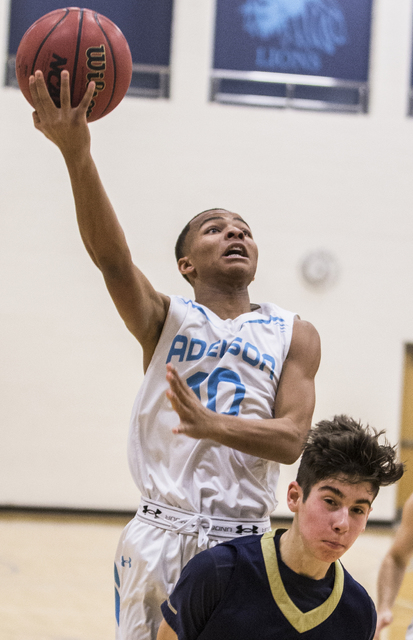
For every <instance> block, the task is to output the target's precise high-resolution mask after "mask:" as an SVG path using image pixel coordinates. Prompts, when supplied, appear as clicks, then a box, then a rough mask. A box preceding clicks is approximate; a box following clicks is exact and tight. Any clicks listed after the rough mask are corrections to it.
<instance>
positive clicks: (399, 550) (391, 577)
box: [374, 493, 413, 640]
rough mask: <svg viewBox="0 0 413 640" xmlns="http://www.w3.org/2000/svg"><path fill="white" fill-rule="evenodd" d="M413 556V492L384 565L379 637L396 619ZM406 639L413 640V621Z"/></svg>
mask: <svg viewBox="0 0 413 640" xmlns="http://www.w3.org/2000/svg"><path fill="white" fill-rule="evenodd" d="M412 556H413V493H412V494H411V496H410V497H409V498H408V499H407V500H406V502H405V505H404V507H403V514H402V521H401V523H400V527H399V528H398V530H397V533H396V535H395V537H394V540H393V544H392V546H391V547H390V549H389V551H388V552H387V553H386V555H385V557H384V559H383V562H382V564H381V567H380V572H379V578H378V584H377V595H378V602H377V630H376V635H375V636H374V638H375V640H378V639H379V638H380V633H381V631H382V629H384V627H387V625H389V624H391V622H392V620H393V614H392V609H393V605H394V602H395V600H396V596H397V594H398V592H399V589H400V587H401V584H402V582H403V578H404V574H405V572H406V568H407V565H408V563H409V560H410V558H411V557H412ZM406 640H413V620H412V621H411V623H410V625H409V627H408V629H407V632H406Z"/></svg>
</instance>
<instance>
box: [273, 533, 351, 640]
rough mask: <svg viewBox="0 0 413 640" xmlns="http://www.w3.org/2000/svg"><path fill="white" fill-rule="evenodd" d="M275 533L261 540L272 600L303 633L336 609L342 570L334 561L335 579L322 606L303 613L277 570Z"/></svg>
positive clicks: (340, 593)
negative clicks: (289, 593) (286, 588)
mask: <svg viewBox="0 0 413 640" xmlns="http://www.w3.org/2000/svg"><path fill="white" fill-rule="evenodd" d="M275 533H276V531H275V530H274V531H268V532H267V533H264V535H263V536H262V538H261V548H262V554H263V556H264V562H265V568H266V571H267V576H268V580H269V583H270V587H271V593H272V595H273V598H274V600H275V602H276V604H277V606H278V607H279V609H280V610H281V612H282V614H283V615H284V616H285V618H286V619H287V620H288V622H289V623H290V624H291V625H292V626H293V627H294V629H295V630H296V631H298V633H304V632H305V631H309V630H310V629H314V627H317V626H318V625H319V624H321V623H322V622H324V621H325V620H327V618H328V617H329V616H330V615H331V614H332V613H333V611H334V609H335V608H336V607H337V605H338V603H339V601H340V598H341V596H342V593H343V586H344V570H343V567H342V566H341V564H340V562H339V561H338V560H336V561H335V563H334V567H335V578H334V587H333V590H332V592H331V594H330V595H329V597H328V598H327V600H326V601H325V602H323V604H321V605H320V606H318V607H316V608H315V609H312V610H311V611H307V612H306V613H303V612H302V611H300V609H299V608H298V607H297V606H296V605H295V604H294V602H293V601H292V600H291V598H290V596H289V595H288V593H287V591H286V590H285V587H284V584H283V582H282V580H281V576H280V570H279V568H278V561H277V552H276V549H275V544H274V536H275Z"/></svg>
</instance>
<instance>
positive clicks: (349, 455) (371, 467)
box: [297, 415, 404, 501]
mask: <svg viewBox="0 0 413 640" xmlns="http://www.w3.org/2000/svg"><path fill="white" fill-rule="evenodd" d="M384 433H385V432H384V431H380V432H377V431H376V429H374V428H373V427H370V426H368V425H367V426H366V427H363V426H362V425H361V424H360V422H356V421H355V420H353V419H352V418H349V417H348V416H345V415H341V416H335V417H334V419H333V420H322V421H321V422H319V423H318V424H317V425H316V426H315V427H313V428H312V429H310V432H309V434H308V438H307V442H306V443H305V445H304V448H303V453H302V457H301V462H300V465H299V468H298V472H297V482H298V484H299V485H300V487H301V488H302V490H303V500H304V501H305V500H306V499H307V497H308V495H309V493H310V491H311V488H312V487H313V486H314V485H315V484H317V483H318V482H321V480H324V479H327V478H339V479H344V480H345V482H349V483H351V484H358V483H360V482H370V483H371V485H372V487H373V490H374V497H376V496H377V494H378V492H379V489H380V487H381V486H385V485H389V484H393V483H394V482H397V480H400V478H401V477H402V475H403V472H404V465H403V463H401V462H397V460H396V448H395V447H392V446H391V445H390V444H389V442H388V441H387V440H386V439H384V442H383V443H382V444H380V443H379V438H380V437H381V436H382V435H383V434H384Z"/></svg>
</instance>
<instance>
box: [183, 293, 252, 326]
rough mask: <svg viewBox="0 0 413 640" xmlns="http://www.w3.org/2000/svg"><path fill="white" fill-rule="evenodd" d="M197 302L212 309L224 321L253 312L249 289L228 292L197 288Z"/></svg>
mask: <svg viewBox="0 0 413 640" xmlns="http://www.w3.org/2000/svg"><path fill="white" fill-rule="evenodd" d="M195 301H196V302H198V303H199V304H202V305H204V306H205V307H208V309H211V311H213V312H214V313H215V314H216V315H217V316H219V317H220V318H222V319H223V320H227V319H228V318H231V319H234V318H237V317H238V316H240V315H241V314H243V313H249V311H251V303H250V297H249V293H248V289H247V288H242V289H236V288H235V287H232V288H231V289H228V290H223V289H222V288H219V289H217V288H216V287H214V286H210V287H205V286H204V287H202V289H199V288H197V287H195Z"/></svg>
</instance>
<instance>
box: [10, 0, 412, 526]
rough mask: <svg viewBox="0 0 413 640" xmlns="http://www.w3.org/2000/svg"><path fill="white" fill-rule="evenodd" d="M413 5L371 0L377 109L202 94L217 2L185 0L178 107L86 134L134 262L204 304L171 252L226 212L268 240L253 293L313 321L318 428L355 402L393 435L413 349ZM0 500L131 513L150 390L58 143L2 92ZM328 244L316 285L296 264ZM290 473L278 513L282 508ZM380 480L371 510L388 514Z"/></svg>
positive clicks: (128, 105) (152, 104)
mask: <svg viewBox="0 0 413 640" xmlns="http://www.w3.org/2000/svg"><path fill="white" fill-rule="evenodd" d="M411 4H412V3H411V0H398V2H397V11H396V9H395V3H394V2H393V1H392V0H376V2H375V15H374V25H373V42H372V58H371V60H372V65H371V99H370V112H369V114H368V115H343V114H331V113H330V114H327V113H316V112H299V111H293V110H277V109H262V108H253V107H235V106H224V105H219V104H212V103H209V102H208V70H209V65H210V60H211V47H212V31H213V6H214V3H213V0H176V7H175V16H174V39H173V55H172V95H171V99H170V100H165V101H161V100H160V101H154V100H147V99H137V98H126V99H125V100H124V101H123V102H122V104H121V105H120V106H119V107H118V108H117V109H116V110H115V111H114V112H113V113H112V114H110V115H108V116H107V117H106V118H104V119H102V120H101V121H99V122H96V123H93V124H92V125H91V132H92V139H93V152H94V156H95V159H96V162H97V164H98V167H99V169H100V172H101V175H102V178H103V181H104V184H105V185H106V188H107V191H108V193H109V195H110V197H111V199H112V201H113V203H114V206H115V209H116V211H117V213H118V215H119V218H120V220H121V222H122V225H123V226H124V229H125V231H126V234H127V238H128V241H129V243H130V246H131V250H132V253H133V256H134V258H135V261H136V263H137V264H138V265H139V266H140V267H141V268H142V269H143V271H144V272H145V273H146V274H147V275H148V276H149V278H150V279H151V280H152V282H153V283H154V285H155V287H156V288H157V289H159V290H161V291H163V292H165V293H178V294H184V295H188V296H189V295H191V290H190V287H189V285H188V284H187V283H186V282H185V281H184V280H183V279H182V278H181V276H180V275H179V274H178V272H177V270H176V268H175V263H174V257H173V245H174V242H175V238H176V236H177V235H178V233H179V231H180V230H181V228H182V227H183V226H184V224H185V223H186V222H187V220H188V219H189V218H190V217H192V215H194V214H195V213H197V212H198V211H201V210H204V209H206V208H210V207H216V206H220V207H225V208H228V209H231V210H233V211H236V212H239V213H240V214H241V215H242V216H244V217H245V218H246V220H247V221H248V222H249V223H250V224H251V226H252V228H253V231H254V234H255V237H256V240H257V242H258V245H259V247H260V264H259V270H258V274H257V278H256V281H255V282H254V283H253V286H252V290H251V291H252V300H253V301H263V300H273V301H275V302H277V303H278V304H280V305H281V306H283V307H286V308H288V309H291V310H294V311H297V312H298V313H299V314H300V315H301V317H302V318H304V319H307V320H309V321H311V322H312V323H313V324H314V325H315V326H316V327H317V329H318V330H319V332H320V335H321V339H322V347H323V358H322V365H321V368H320V371H319V374H318V376H317V407H316V411H315V417H314V419H315V421H316V420H318V419H322V418H326V417H331V416H333V415H334V414H336V413H348V414H350V415H352V416H353V417H355V418H357V419H361V420H362V421H365V422H369V423H370V424H372V425H374V426H375V427H377V428H378V429H383V428H385V429H387V431H388V436H389V438H390V440H391V441H392V442H396V441H397V440H398V437H399V425H400V411H401V393H402V374H403V357H404V345H405V343H406V342H413V321H412V318H413V297H412V294H411V292H412V290H413V251H412V240H413V218H412V209H413V189H412V176H413V119H412V118H409V117H407V116H406V112H407V95H408V84H409V68H410V64H409V58H410V43H411ZM7 16H8V2H7V1H6V0H1V2H0V39H1V43H0V68H1V69H4V67H5V51H6V45H7ZM0 141H1V144H0V175H1V191H0V198H1V213H0V336H1V358H0V398H1V400H0V429H1V440H0V442H1V446H0V505H14V506H44V507H69V508H85V509H108V510H134V509H135V508H136V505H137V502H138V497H139V496H138V492H137V489H136V488H135V487H134V484H133V482H132V480H131V477H130V474H129V470H128V467H127V458H126V438H127V430H128V420H129V415H130V411H131V407H132V403H133V400H134V396H135V393H136V390H137V388H138V387H139V385H140V383H141V381H142V358H141V350H140V347H139V345H137V343H136V342H135V340H134V338H133V337H132V336H131V335H130V334H129V333H128V332H127V330H126V328H125V327H124V325H123V323H122V321H121V320H120V319H119V318H118V316H117V313H116V311H115V309H114V307H113V305H112V303H111V301H110V299H109V296H108V294H107V293H106V290H105V288H104V285H103V281H102V278H101V276H100V274H99V272H98V271H97V269H96V268H95V267H94V265H93V264H92V263H91V262H90V260H89V258H88V256H87V254H86V252H85V250H84V249H83V246H82V244H81V241H80V238H79V234H78V231H77V227H76V223H75V217H74V208H73V202H72V197H71V190H70V186H69V180H68V177H67V174H66V170H65V166H64V163H63V160H62V158H61V157H60V154H59V152H58V150H57V149H56V148H55V147H54V146H53V145H52V144H51V143H50V142H49V141H48V140H46V139H45V138H43V137H42V135H41V134H40V133H38V132H37V131H36V130H35V129H34V127H33V125H32V119H31V108H30V106H29V105H28V104H27V103H26V101H25V100H24V98H23V96H22V95H21V94H20V93H19V92H18V91H17V90H14V89H11V88H5V87H3V86H1V88H0ZM320 249H323V250H326V251H329V252H330V253H331V254H333V255H334V257H335V259H336V261H337V264H338V267H339V272H338V279H337V281H336V283H335V284H333V285H332V286H331V287H329V288H325V289H314V288H312V287H310V286H309V285H307V284H306V283H305V282H304V280H303V279H302V277H301V273H300V264H301V262H302V260H303V258H304V257H305V256H306V255H307V254H308V253H310V252H312V251H317V250H320ZM294 471H295V468H288V467H286V468H284V469H283V471H282V481H281V489H280V502H281V506H280V510H279V514H280V515H284V514H286V513H287V510H286V507H285V504H284V493H285V487H286V486H287V484H288V481H289V480H290V479H292V477H293V474H294ZM394 515H395V490H394V488H388V489H385V490H382V492H381V494H380V496H379V498H378V500H377V502H376V505H375V509H374V511H373V514H372V516H373V518H374V519H376V520H392V519H393V518H394Z"/></svg>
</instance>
